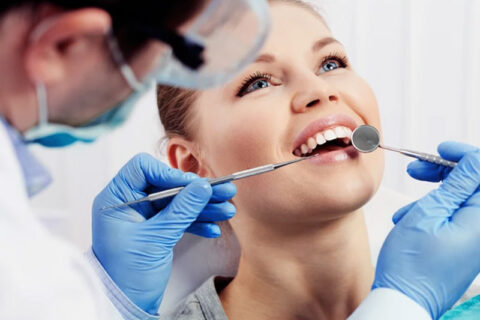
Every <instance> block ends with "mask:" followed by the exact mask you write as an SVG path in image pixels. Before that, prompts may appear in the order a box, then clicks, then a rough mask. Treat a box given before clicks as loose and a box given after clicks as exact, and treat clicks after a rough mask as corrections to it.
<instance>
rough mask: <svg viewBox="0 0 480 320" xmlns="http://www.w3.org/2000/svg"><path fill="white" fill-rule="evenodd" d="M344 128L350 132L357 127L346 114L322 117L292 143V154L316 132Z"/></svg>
mask: <svg viewBox="0 0 480 320" xmlns="http://www.w3.org/2000/svg"><path fill="white" fill-rule="evenodd" d="M337 126H344V127H347V128H350V129H351V130H352V131H353V130H355V128H356V127H357V126H358V124H357V123H356V122H355V120H353V119H352V118H351V117H350V116H347V115H346V114H340V113H338V114H332V115H330V116H328V117H324V118H321V119H318V120H315V121H313V122H311V123H310V124H309V125H308V126H307V127H306V128H305V129H303V130H302V131H301V132H300V134H299V135H298V136H297V138H296V139H295V142H294V143H293V148H292V152H293V151H295V150H296V149H297V148H299V147H300V146H301V145H302V144H303V143H305V142H306V141H307V139H308V138H310V137H313V135H315V134H316V133H318V132H322V131H325V130H327V129H330V128H333V127H337Z"/></svg>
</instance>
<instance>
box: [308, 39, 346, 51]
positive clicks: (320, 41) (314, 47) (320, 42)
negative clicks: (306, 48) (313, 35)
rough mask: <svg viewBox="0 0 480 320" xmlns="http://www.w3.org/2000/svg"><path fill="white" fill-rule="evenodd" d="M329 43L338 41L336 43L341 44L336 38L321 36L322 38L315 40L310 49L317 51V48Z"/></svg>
mask: <svg viewBox="0 0 480 320" xmlns="http://www.w3.org/2000/svg"><path fill="white" fill-rule="evenodd" d="M331 43H338V44H340V45H341V43H340V41H338V40H337V39H335V38H332V37H327V38H323V39H320V40H318V41H317V42H315V43H314V44H313V46H312V51H318V50H320V49H322V48H323V47H325V46H328V45H329V44H331Z"/></svg>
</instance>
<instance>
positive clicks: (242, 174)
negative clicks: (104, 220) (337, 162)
mask: <svg viewBox="0 0 480 320" xmlns="http://www.w3.org/2000/svg"><path fill="white" fill-rule="evenodd" d="M315 156H316V154H314V155H311V156H308V157H303V158H300V159H295V160H290V161H285V162H280V163H271V164H266V165H263V166H260V167H256V168H252V169H247V170H243V171H238V172H235V173H232V174H229V175H227V176H223V177H219V178H211V179H208V183H210V185H212V186H214V185H216V184H220V183H224V182H230V181H235V180H239V179H243V178H248V177H252V176H256V175H259V174H263V173H267V172H270V171H273V170H276V169H278V168H281V167H284V166H288V165H289V164H293V163H297V162H299V161H303V160H307V159H310V158H312V157H315ZM183 188H185V187H176V188H172V189H167V190H163V191H160V192H155V193H151V194H149V195H148V196H146V197H143V198H140V199H137V200H133V201H129V202H125V203H121V204H117V205H113V206H108V207H103V208H102V210H106V209H117V208H122V207H126V206H130V205H132V204H137V203H141V202H145V201H150V202H152V201H156V200H160V199H164V198H168V197H173V196H174V195H176V194H178V193H179V192H180V191H182V189H183Z"/></svg>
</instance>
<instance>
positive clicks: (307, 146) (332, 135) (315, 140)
mask: <svg viewBox="0 0 480 320" xmlns="http://www.w3.org/2000/svg"><path fill="white" fill-rule="evenodd" d="M351 136H352V130H351V129H350V128H347V127H343V126H338V127H334V128H330V129H327V130H325V131H322V132H319V133H316V134H315V135H313V137H310V138H308V139H307V141H306V142H305V143H303V144H302V145H301V146H300V147H299V148H297V149H296V150H295V151H294V154H295V155H296V156H298V157H299V156H301V155H302V154H307V153H310V152H312V150H313V149H315V148H316V147H317V145H318V146H321V145H323V144H325V143H326V142H327V141H332V140H335V139H342V138H347V139H350V137H351Z"/></svg>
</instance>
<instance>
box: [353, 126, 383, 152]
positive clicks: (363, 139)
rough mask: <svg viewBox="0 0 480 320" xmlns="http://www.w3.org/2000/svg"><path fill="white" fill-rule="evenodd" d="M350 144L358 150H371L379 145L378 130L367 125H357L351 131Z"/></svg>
mask: <svg viewBox="0 0 480 320" xmlns="http://www.w3.org/2000/svg"><path fill="white" fill-rule="evenodd" d="M352 145H353V147H354V148H355V149H357V150H358V151H360V152H372V151H375V150H376V149H377V148H378V147H379V146H380V132H378V130H377V129H376V128H375V127H372V126H369V125H361V126H358V127H357V128H356V129H355V130H354V131H353V133H352Z"/></svg>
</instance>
